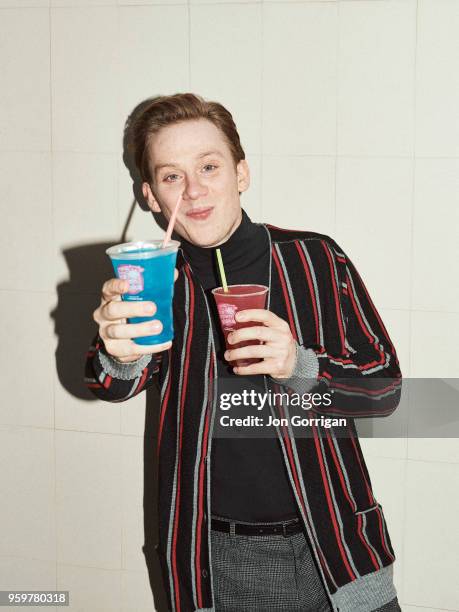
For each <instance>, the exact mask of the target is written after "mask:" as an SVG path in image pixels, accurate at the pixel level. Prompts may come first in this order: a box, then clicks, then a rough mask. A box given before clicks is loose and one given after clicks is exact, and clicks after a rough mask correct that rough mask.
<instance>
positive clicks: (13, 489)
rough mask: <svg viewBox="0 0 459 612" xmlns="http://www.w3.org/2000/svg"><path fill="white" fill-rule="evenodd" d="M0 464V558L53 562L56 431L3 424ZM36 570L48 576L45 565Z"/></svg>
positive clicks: (0, 430)
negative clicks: (0, 504) (0, 516)
mask: <svg viewBox="0 0 459 612" xmlns="http://www.w3.org/2000/svg"><path fill="white" fill-rule="evenodd" d="M0 465H2V466H3V467H2V470H1V476H0V477H1V488H2V491H3V492H4V493H3V496H2V510H1V513H2V537H1V540H0V551H1V552H0V556H9V557H16V556H18V557H24V558H26V559H35V560H40V561H53V560H55V558H56V528H55V513H56V500H55V471H54V432H53V431H52V430H51V429H38V428H33V427H13V426H10V427H9V426H6V425H3V426H1V428H0ZM40 571H41V572H43V571H46V574H47V577H48V578H47V579H51V578H52V574H49V572H48V570H47V569H46V568H43V566H42V568H41V569H40ZM26 588H29V587H26Z"/></svg>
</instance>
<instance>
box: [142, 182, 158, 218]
mask: <svg viewBox="0 0 459 612" xmlns="http://www.w3.org/2000/svg"><path fill="white" fill-rule="evenodd" d="M142 193H143V197H144V198H145V201H146V203H147V204H148V207H149V208H150V209H151V210H152V211H153V212H155V213H159V212H161V208H160V206H159V204H158V202H157V200H156V198H155V196H154V195H153V192H152V190H151V187H150V185H149V184H148V183H147V182H144V183H142Z"/></svg>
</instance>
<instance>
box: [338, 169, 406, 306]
mask: <svg viewBox="0 0 459 612" xmlns="http://www.w3.org/2000/svg"><path fill="white" fill-rule="evenodd" d="M337 164H338V166H337V178H336V240H337V242H338V243H339V244H340V246H341V248H342V249H344V252H345V253H346V254H347V255H348V257H350V259H351V260H352V262H353V263H354V265H355V267H356V268H357V270H358V271H359V273H360V275H361V276H362V278H363V281H364V282H365V284H366V286H367V289H368V291H369V293H370V295H371V297H372V300H373V301H374V302H375V305H376V307H377V308H381V307H383V308H398V309H406V308H409V302H410V285H409V283H408V282H407V279H408V278H409V276H410V248H411V209H412V180H413V178H412V175H413V164H412V161H411V160H408V159H393V158H392V159H381V158H370V157H367V158H349V157H345V158H341V157H340V158H338V162H337Z"/></svg>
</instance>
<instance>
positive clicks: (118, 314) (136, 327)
mask: <svg viewBox="0 0 459 612" xmlns="http://www.w3.org/2000/svg"><path fill="white" fill-rule="evenodd" d="M177 276H178V272H177V270H175V273H174V281H175V280H176V279H177ZM128 289H129V282H128V281H127V280H123V279H120V278H111V279H110V280H108V281H106V282H105V283H104V285H103V287H102V296H101V300H100V306H99V307H98V308H96V310H94V312H93V315H92V316H93V319H94V321H95V322H96V323H97V324H98V325H99V336H100V337H101V338H102V340H103V341H104V344H105V349H106V351H107V353H109V354H110V355H112V357H115V358H116V359H117V360H118V361H120V362H121V363H129V362H130V361H136V359H139V357H141V356H142V355H149V354H151V353H159V352H160V351H165V350H167V349H169V348H170V347H171V346H172V342H171V341H169V342H163V343H162V344H152V345H150V346H142V345H140V344H136V343H135V342H133V341H132V340H131V338H138V337H140V336H153V335H156V334H160V333H161V331H162V329H163V325H162V323H161V321H159V320H158V319H156V320H155V319H154V320H153V321H145V322H144V323H127V319H130V318H132V317H146V316H152V315H154V314H155V312H156V304H155V303H154V302H124V301H122V299H121V295H122V294H123V293H126V291H128Z"/></svg>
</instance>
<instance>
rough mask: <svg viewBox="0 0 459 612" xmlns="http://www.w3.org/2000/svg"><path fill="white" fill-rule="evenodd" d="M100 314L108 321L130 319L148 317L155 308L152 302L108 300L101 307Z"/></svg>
mask: <svg viewBox="0 0 459 612" xmlns="http://www.w3.org/2000/svg"><path fill="white" fill-rule="evenodd" d="M101 310H102V316H103V317H104V319H106V320H109V321H117V320H118V319H130V318H132V317H150V316H152V315H154V314H155V312H156V310H157V308H156V304H155V303H154V302H123V301H121V300H120V301H115V302H114V301H113V300H110V301H109V302H107V303H106V304H105V305H104V306H103V307H102V309H101Z"/></svg>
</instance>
